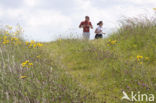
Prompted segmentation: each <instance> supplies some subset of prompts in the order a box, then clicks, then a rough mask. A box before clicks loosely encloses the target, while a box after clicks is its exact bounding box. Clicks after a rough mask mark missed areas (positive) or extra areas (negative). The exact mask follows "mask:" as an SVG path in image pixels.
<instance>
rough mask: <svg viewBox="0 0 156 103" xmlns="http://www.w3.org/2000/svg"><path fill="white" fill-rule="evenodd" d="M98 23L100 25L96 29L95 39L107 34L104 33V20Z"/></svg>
mask: <svg viewBox="0 0 156 103" xmlns="http://www.w3.org/2000/svg"><path fill="white" fill-rule="evenodd" d="M97 25H98V27H97V28H96V30H95V34H96V35H95V39H99V38H103V34H105V33H103V30H102V29H103V28H102V26H103V22H102V21H100V22H99V23H97Z"/></svg>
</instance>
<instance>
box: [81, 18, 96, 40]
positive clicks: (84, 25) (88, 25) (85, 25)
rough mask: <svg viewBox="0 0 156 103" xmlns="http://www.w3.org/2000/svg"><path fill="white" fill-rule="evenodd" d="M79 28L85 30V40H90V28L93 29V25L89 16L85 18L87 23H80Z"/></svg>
mask: <svg viewBox="0 0 156 103" xmlns="http://www.w3.org/2000/svg"><path fill="white" fill-rule="evenodd" d="M79 28H83V38H84V39H87V40H89V38H90V28H91V29H93V26H92V23H91V22H90V18H89V16H86V17H85V21H82V22H81V23H80V26H79Z"/></svg>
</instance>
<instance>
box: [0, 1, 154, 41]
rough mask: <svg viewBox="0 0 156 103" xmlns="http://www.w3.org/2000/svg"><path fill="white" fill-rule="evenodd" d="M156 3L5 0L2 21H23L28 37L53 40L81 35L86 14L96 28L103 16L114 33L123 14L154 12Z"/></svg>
mask: <svg viewBox="0 0 156 103" xmlns="http://www.w3.org/2000/svg"><path fill="white" fill-rule="evenodd" d="M155 7H156V1H155V0H1V1H0V24H9V25H16V24H20V25H21V26H22V27H23V28H24V31H25V33H24V35H25V38H26V39H29V40H31V39H34V40H36V41H51V40H56V39H57V38H59V37H69V36H70V35H71V34H72V35H74V36H77V35H78V36H81V32H82V31H81V30H80V29H79V28H78V25H79V23H80V22H81V21H82V20H84V17H85V16H86V15H88V16H90V18H91V21H92V24H93V25H94V29H95V28H96V23H97V22H98V21H100V20H103V21H104V30H105V32H106V33H110V32H111V31H112V30H115V29H114V28H116V27H118V22H119V20H121V18H122V17H123V16H126V17H134V16H141V15H144V14H146V15H152V13H154V11H153V9H152V8H155ZM93 31H94V30H92V31H91V33H92V35H91V38H93V37H94V32H93Z"/></svg>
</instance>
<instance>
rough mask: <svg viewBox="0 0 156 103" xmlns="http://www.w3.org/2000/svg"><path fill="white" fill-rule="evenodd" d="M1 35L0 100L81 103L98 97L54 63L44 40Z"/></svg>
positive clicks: (17, 102)
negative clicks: (25, 39) (28, 39)
mask: <svg viewBox="0 0 156 103" xmlns="http://www.w3.org/2000/svg"><path fill="white" fill-rule="evenodd" d="M1 33H3V34H4V35H0V41H1V44H0V81H1V83H0V103H72V102H73V103H81V102H91V101H94V100H95V97H94V95H93V94H91V93H90V92H88V91H87V92H86V90H85V89H83V88H79V87H78V84H77V83H76V82H73V80H72V78H71V77H70V76H68V75H67V74H66V73H65V72H64V71H63V70H62V69H60V68H58V66H57V65H56V64H55V63H54V61H53V60H54V59H53V58H51V57H49V54H47V53H46V51H45V50H44V49H41V48H42V46H44V45H43V44H41V43H35V42H34V41H31V42H24V41H23V40H21V39H20V38H17V37H16V36H12V35H11V34H12V32H10V33H8V32H6V31H5V32H4V31H3V32H1Z"/></svg>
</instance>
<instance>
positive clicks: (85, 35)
mask: <svg viewBox="0 0 156 103" xmlns="http://www.w3.org/2000/svg"><path fill="white" fill-rule="evenodd" d="M82 35H83V39H87V40H89V38H90V32H83V34H82Z"/></svg>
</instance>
